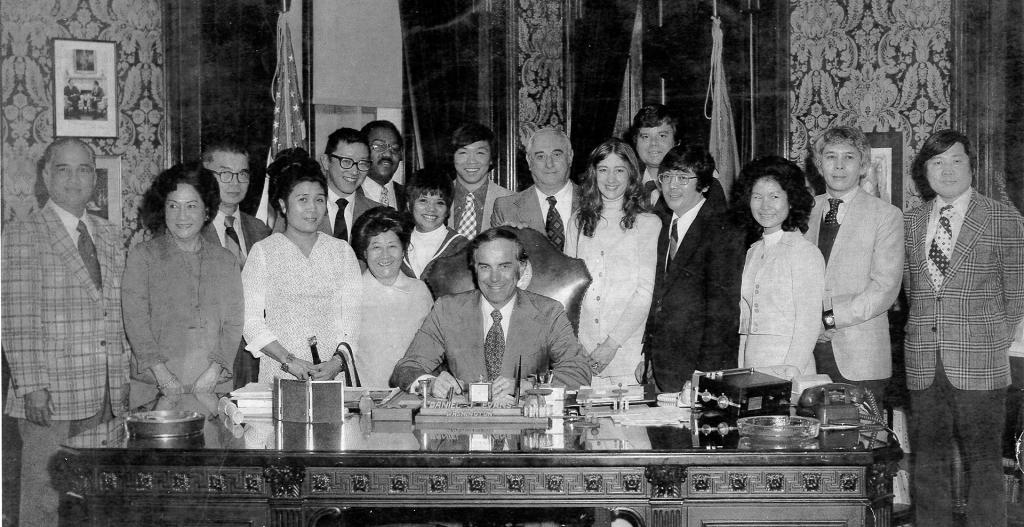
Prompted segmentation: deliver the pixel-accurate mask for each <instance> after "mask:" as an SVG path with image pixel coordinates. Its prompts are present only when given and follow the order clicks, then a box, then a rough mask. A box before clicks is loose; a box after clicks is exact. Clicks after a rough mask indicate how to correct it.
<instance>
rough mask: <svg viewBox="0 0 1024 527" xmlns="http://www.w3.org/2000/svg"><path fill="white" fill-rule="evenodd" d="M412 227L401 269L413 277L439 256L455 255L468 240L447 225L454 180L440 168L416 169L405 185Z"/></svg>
mask: <svg viewBox="0 0 1024 527" xmlns="http://www.w3.org/2000/svg"><path fill="white" fill-rule="evenodd" d="M405 194H406V196H407V199H408V208H407V210H408V211H409V214H412V219H413V223H415V225H416V228H414V229H413V231H412V234H411V235H410V237H409V244H408V246H407V247H406V251H405V259H404V260H403V261H402V272H403V273H405V274H407V275H409V276H411V277H412V278H420V277H422V276H425V275H426V274H427V269H428V268H429V267H430V264H431V263H433V262H434V260H437V259H438V258H443V257H445V256H450V255H453V254H455V253H457V252H459V251H460V250H462V248H463V247H465V246H466V244H467V243H469V240H467V239H466V238H465V237H464V236H462V235H461V234H459V233H458V232H456V231H455V229H452V228H451V227H449V226H447V225H446V222H447V220H448V211H449V210H451V208H452V181H451V179H450V178H449V177H448V176H447V175H446V174H443V173H441V172H440V171H434V170H431V169H422V170H417V171H416V173H415V174H413V176H412V178H411V179H410V181H409V183H408V184H407V185H406V187H405Z"/></svg>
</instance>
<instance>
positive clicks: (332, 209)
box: [320, 128, 381, 241]
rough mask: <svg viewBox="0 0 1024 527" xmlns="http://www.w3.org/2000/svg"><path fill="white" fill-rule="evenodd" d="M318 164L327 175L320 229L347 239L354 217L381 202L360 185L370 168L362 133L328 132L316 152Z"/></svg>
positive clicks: (356, 217) (354, 220) (367, 150)
mask: <svg viewBox="0 0 1024 527" xmlns="http://www.w3.org/2000/svg"><path fill="white" fill-rule="evenodd" d="M320 166H321V167H323V170H324V174H325V175H326V176H327V214H326V215H325V216H324V218H323V219H322V220H321V221H320V231H322V232H325V233H327V234H330V235H332V236H334V237H335V238H339V239H342V240H345V241H349V240H350V237H351V235H352V226H353V225H354V224H355V222H356V220H357V219H359V217H360V216H362V215H363V213H364V212H366V211H367V210H370V209H372V208H374V207H379V206H380V205H381V204H380V203H378V202H377V201H374V200H372V199H370V198H368V197H367V196H366V193H365V192H364V191H363V188H362V185H363V182H364V181H365V180H366V175H367V174H368V173H369V172H370V170H371V169H372V168H373V163H372V162H371V161H370V147H369V141H368V140H367V138H366V135H365V134H363V133H362V132H360V131H359V130H356V129H354V128H339V129H337V130H335V131H334V132H332V133H331V135H329V136H327V145H326V147H325V148H324V153H323V154H320Z"/></svg>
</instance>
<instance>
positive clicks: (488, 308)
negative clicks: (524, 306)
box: [480, 288, 519, 321]
mask: <svg viewBox="0 0 1024 527" xmlns="http://www.w3.org/2000/svg"><path fill="white" fill-rule="evenodd" d="M518 300H519V290H518V288H517V289H516V292H515V294H513V295H512V298H511V299H509V301H508V302H506V303H505V305H504V306H502V307H501V309H499V310H498V312H500V313H501V320H502V321H506V320H509V319H510V317H511V316H512V310H513V309H515V307H516V301H518ZM492 311H494V306H492V305H491V303H490V302H488V301H487V299H486V298H484V295H483V293H481V294H480V313H482V314H483V316H484V317H486V320H490V319H491V312H492Z"/></svg>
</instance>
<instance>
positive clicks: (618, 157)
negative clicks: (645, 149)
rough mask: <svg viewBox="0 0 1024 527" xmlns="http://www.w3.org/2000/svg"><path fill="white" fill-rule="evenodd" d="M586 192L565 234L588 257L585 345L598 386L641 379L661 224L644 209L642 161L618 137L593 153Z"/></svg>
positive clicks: (573, 250)
mask: <svg viewBox="0 0 1024 527" xmlns="http://www.w3.org/2000/svg"><path fill="white" fill-rule="evenodd" d="M580 194H581V195H580V208H579V210H578V211H576V212H574V213H573V215H572V218H571V219H570V221H569V223H568V229H567V231H568V232H567V233H566V238H565V252H566V254H568V255H569V256H572V257H575V258H580V259H582V260H583V261H584V262H586V264H587V269H588V270H589V271H590V276H591V279H592V282H591V283H590V287H589V288H588V289H587V294H586V296H584V298H583V305H582V307H581V311H580V327H579V339H580V344H582V345H583V347H584V348H585V349H586V350H587V352H588V353H589V354H590V365H591V369H592V371H593V374H594V377H593V381H592V382H593V383H594V384H595V385H600V384H611V385H617V384H619V383H622V384H623V385H626V384H635V383H636V382H639V373H642V371H640V370H641V368H642V360H641V353H640V352H641V340H642V338H643V333H644V326H645V325H646V322H647V314H648V312H649V310H650V307H651V297H652V295H653V292H654V272H655V265H657V260H658V233H659V232H660V231H661V221H660V220H659V219H658V218H657V216H655V215H654V214H650V213H648V212H646V211H645V209H644V205H643V193H642V187H641V186H640V169H639V162H638V161H637V157H636V154H635V153H634V152H633V148H632V147H630V146H629V145H628V144H627V143H625V142H623V141H620V140H618V139H609V140H608V141H605V142H604V143H601V144H600V145H599V146H598V147H597V148H595V149H594V151H593V152H591V153H590V157H589V159H588V161H587V172H586V175H585V176H584V180H583V183H582V185H581V186H580ZM638 372H639V373H638Z"/></svg>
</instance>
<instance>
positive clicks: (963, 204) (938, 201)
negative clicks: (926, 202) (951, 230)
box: [935, 187, 974, 216]
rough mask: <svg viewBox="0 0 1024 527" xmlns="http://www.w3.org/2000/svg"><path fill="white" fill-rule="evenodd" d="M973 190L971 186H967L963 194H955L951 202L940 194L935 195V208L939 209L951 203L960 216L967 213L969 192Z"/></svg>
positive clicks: (969, 201)
mask: <svg viewBox="0 0 1024 527" xmlns="http://www.w3.org/2000/svg"><path fill="white" fill-rule="evenodd" d="M973 192H974V188H973V187H968V188H967V190H966V191H964V193H963V194H960V195H959V196H957V198H956V199H954V200H953V201H952V202H947V201H946V200H945V199H943V198H942V196H939V195H936V196H935V210H936V211H939V210H941V209H942V207H944V206H946V205H952V206H953V211H954V212H957V213H959V214H960V215H961V216H966V215H967V206H968V205H969V204H970V203H971V194H972V193H973Z"/></svg>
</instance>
